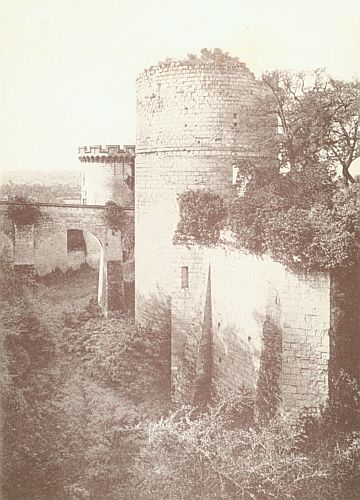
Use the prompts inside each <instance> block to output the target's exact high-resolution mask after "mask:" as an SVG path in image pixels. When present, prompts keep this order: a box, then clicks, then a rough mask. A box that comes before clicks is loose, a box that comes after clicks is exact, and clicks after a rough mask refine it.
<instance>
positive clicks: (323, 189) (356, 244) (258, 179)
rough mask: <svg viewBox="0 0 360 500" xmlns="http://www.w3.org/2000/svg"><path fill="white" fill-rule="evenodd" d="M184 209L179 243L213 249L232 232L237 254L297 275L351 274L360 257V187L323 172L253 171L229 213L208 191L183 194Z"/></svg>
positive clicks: (179, 228)
mask: <svg viewBox="0 0 360 500" xmlns="http://www.w3.org/2000/svg"><path fill="white" fill-rule="evenodd" d="M245 174H246V177H247V179H249V172H248V171H247V172H246V173H245ZM179 207H180V220H179V223H178V227H177V230H176V233H175V238H174V242H175V243H180V244H181V243H188V242H195V243H198V244H203V245H209V244H211V245H213V244H216V243H217V242H218V241H219V234H220V229H221V228H224V227H230V228H231V230H232V232H233V234H234V236H235V240H236V245H237V247H238V248H240V249H243V250H247V251H249V252H251V253H253V254H255V255H264V254H268V255H270V256H271V257H272V258H273V259H274V260H276V261H278V262H280V263H282V264H284V265H285V266H286V267H288V268H290V269H292V270H293V271H328V270H332V269H339V268H347V267H349V266H351V265H352V264H353V263H355V262H357V261H358V260H359V257H360V223H359V220H360V218H359V214H360V184H359V183H355V184H353V185H351V186H348V187H347V186H344V184H343V182H342V181H334V180H333V179H332V177H331V175H330V174H329V173H328V171H327V170H326V169H325V168H321V167H320V166H319V167H318V168H317V169H308V170H306V169H304V170H303V171H301V172H289V173H288V174H286V175H283V174H281V173H280V172H279V171H278V170H275V169H270V168H269V169H261V168H257V167H253V168H252V169H251V173H250V180H249V181H248V183H247V185H246V189H245V191H242V192H241V193H240V192H238V191H236V190H235V191H234V196H233V197H232V200H231V202H230V203H229V206H228V207H227V209H226V208H225V204H224V202H223V200H222V199H221V197H220V196H218V195H216V194H214V193H211V192H209V191H187V192H185V193H183V194H182V195H181V196H180V197H179ZM226 215H227V216H226Z"/></svg>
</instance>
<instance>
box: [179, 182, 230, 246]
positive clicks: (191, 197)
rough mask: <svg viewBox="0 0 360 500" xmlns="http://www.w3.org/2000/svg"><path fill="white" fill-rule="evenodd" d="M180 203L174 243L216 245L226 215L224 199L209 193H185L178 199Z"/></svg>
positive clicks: (199, 191) (198, 191)
mask: <svg viewBox="0 0 360 500" xmlns="http://www.w3.org/2000/svg"><path fill="white" fill-rule="evenodd" d="M178 202H179V208H180V220H179V223H178V226H177V229H176V232H175V236H174V243H184V242H185V243H186V242H189V241H193V242H195V243H199V244H203V245H212V244H215V243H216V242H217V241H218V239H219V234H220V229H221V227H222V223H223V221H224V219H225V215H226V209H225V205H224V202H223V200H222V198H221V197H220V196H219V195H217V194H215V193H211V192H209V191H201V190H197V191H185V192H184V193H182V194H181V195H180V196H179V197H178Z"/></svg>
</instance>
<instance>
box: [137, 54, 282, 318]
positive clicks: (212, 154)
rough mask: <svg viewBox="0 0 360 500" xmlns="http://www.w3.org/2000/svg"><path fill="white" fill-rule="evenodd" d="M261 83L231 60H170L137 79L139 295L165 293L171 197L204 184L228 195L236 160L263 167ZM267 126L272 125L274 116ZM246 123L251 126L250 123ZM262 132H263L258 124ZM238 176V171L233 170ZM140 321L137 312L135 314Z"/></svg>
mask: <svg viewBox="0 0 360 500" xmlns="http://www.w3.org/2000/svg"><path fill="white" fill-rule="evenodd" d="M263 96H264V88H263V87H262V85H261V83H260V82H258V81H257V80H256V79H255V77H254V75H253V73H251V72H250V71H249V70H248V69H247V67H246V66H245V64H243V63H241V62H239V61H238V60H237V59H233V58H229V60H228V61H226V62H225V63H224V62H223V61H220V62H219V63H217V62H210V63H203V62H201V60H197V59H195V60H189V61H182V62H170V63H169V64H160V65H158V66H155V67H151V68H149V69H148V70H145V71H144V72H143V73H142V74H141V75H140V76H139V77H138V79H137V138H136V175H135V179H136V187H135V193H136V194H135V241H136V249H135V262H136V278H135V282H136V297H137V311H138V313H139V311H141V310H142V309H143V306H142V299H147V298H149V297H151V296H152V297H154V294H157V295H159V294H160V295H161V296H166V295H167V294H169V293H170V291H171V282H172V281H173V276H172V275H171V273H172V271H171V269H172V266H171V259H172V255H173V246H172V239H173V235H174V231H175V229H176V226H177V222H178V204H177V196H178V195H179V194H180V193H181V192H183V191H185V190H188V189H210V190H213V191H216V192H218V193H219V194H222V195H223V196H225V197H226V196H227V195H228V194H229V193H230V191H231V189H232V185H233V182H234V171H235V172H237V170H236V168H237V167H236V166H238V165H239V164H240V165H241V162H242V161H243V162H249V161H251V162H253V163H255V164H263V165H264V166H266V165H268V164H269V161H271V162H273V159H270V158H268V157H266V154H265V153H264V151H262V150H261V146H260V144H261V143H262V142H263V141H261V140H260V138H259V134H260V132H259V130H256V128H255V127H254V126H253V120H252V117H253V116H254V115H255V113H256V109H257V107H258V103H259V101H258V99H259V97H263ZM268 120H269V127H271V128H273V129H274V130H275V128H276V122H275V127H274V122H273V118H271V119H269V118H268ZM251 122H252V125H250V123H251ZM262 130H263V129H262ZM235 177H236V175H235ZM138 317H139V318H140V315H139V314H138Z"/></svg>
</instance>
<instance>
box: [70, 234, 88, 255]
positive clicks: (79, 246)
mask: <svg viewBox="0 0 360 500" xmlns="http://www.w3.org/2000/svg"><path fill="white" fill-rule="evenodd" d="M67 251H68V252H86V244H85V238H84V233H83V232H82V230H81V229H68V230H67Z"/></svg>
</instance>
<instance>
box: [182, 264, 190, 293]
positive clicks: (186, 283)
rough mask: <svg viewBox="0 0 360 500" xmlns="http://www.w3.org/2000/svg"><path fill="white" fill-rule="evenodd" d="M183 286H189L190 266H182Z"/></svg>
mask: <svg viewBox="0 0 360 500" xmlns="http://www.w3.org/2000/svg"><path fill="white" fill-rule="evenodd" d="M181 288H189V268H188V266H183V267H182V268H181Z"/></svg>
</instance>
